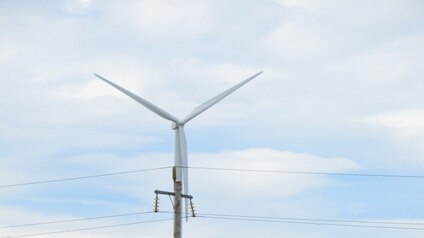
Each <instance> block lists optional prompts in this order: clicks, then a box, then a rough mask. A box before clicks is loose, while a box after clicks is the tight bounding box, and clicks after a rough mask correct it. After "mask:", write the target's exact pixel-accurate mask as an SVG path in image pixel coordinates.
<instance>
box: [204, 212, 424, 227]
mask: <svg viewBox="0 0 424 238" xmlns="http://www.w3.org/2000/svg"><path fill="white" fill-rule="evenodd" d="M198 215H199V216H201V215H204V216H217V217H239V218H254V219H269V220H294V221H318V222H336V223H363V224H385V225H412V226H424V223H419V222H389V221H361V220H343V219H320V218H298V217H270V216H247V215H230V214H213V213H198ZM423 228H424V227H423Z"/></svg>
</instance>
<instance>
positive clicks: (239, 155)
mask: <svg viewBox="0 0 424 238" xmlns="http://www.w3.org/2000/svg"><path fill="white" fill-rule="evenodd" d="M190 165H192V166H200V167H202V166H205V167H218V168H219V167H224V168H237V169H248V170H249V169H252V170H256V169H257V170H281V171H305V172H308V171H314V172H346V171H352V170H356V169H358V168H359V166H358V165H357V164H356V163H355V162H353V161H351V160H348V159H345V158H323V157H319V156H314V155H308V154H302V153H294V152H287V151H278V150H274V149H269V148H252V149H248V150H242V151H227V152H221V153H216V154H205V153H201V154H192V155H191V158H190ZM193 173H196V175H197V176H200V180H199V179H198V178H196V181H213V183H211V184H209V187H215V186H216V188H215V189H216V190H221V191H222V189H225V190H237V191H238V192H244V193H250V194H255V193H265V192H266V191H275V192H276V193H277V194H280V195H284V196H287V195H293V194H295V193H299V192H301V191H303V190H305V189H307V188H311V187H315V186H323V185H324V184H325V179H324V180H321V179H319V178H317V177H316V176H313V175H311V176H305V175H296V174H273V173H271V174H255V173H243V172H234V171H232V172H222V171H221V172H215V173H213V174H211V171H208V172H206V173H202V171H197V170H193Z"/></svg>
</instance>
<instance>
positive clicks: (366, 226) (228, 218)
mask: <svg viewBox="0 0 424 238" xmlns="http://www.w3.org/2000/svg"><path fill="white" fill-rule="evenodd" d="M197 217H201V218H207V219H220V220H234V221H252V222H268V223H288V224H302V225H317V226H339V227H356V228H381V229H397V230H420V231H424V227H405V226H377V225H357V224H340V223H325V222H306V221H285V220H272V219H261V218H241V217H229V216H228V217H222V216H207V215H199V216H197Z"/></svg>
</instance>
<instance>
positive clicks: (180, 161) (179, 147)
mask: <svg viewBox="0 0 424 238" xmlns="http://www.w3.org/2000/svg"><path fill="white" fill-rule="evenodd" d="M261 73H262V71H260V72H259V73H257V74H255V75H253V76H251V77H249V78H247V79H245V80H243V81H241V82H240V83H238V84H236V85H234V86H233V87H231V88H229V89H227V90H226V91H224V92H222V93H220V94H218V95H217V96H215V97H213V98H211V99H209V100H208V101H206V102H205V103H203V104H201V105H200V106H198V107H196V108H195V109H194V110H193V111H192V112H191V113H189V114H188V115H187V116H186V117H185V118H184V119H182V120H180V119H178V118H177V117H175V116H173V115H171V114H170V113H168V112H166V111H165V110H163V109H161V108H160V107H158V106H156V105H154V104H153V103H151V102H149V101H147V100H146V99H144V98H142V97H140V96H137V95H136V94H134V93H132V92H130V91H128V90H126V89H125V88H123V87H121V86H119V85H117V84H115V83H113V82H111V81H109V80H107V79H106V78H104V77H102V76H100V75H98V74H94V75H95V76H96V77H98V78H100V79H101V80H103V81H105V82H106V83H108V84H110V85H111V86H113V87H115V88H116V89H118V90H119V91H121V92H122V93H124V94H126V95H127V96H129V97H131V98H132V99H134V100H135V101H137V102H139V103H140V104H142V105H143V106H145V107H146V108H148V109H149V110H151V111H152V112H154V113H156V114H157V115H158V116H160V117H162V118H164V119H166V120H169V121H171V122H172V129H173V130H175V156H174V169H175V172H176V178H175V181H176V183H177V184H180V186H181V182H182V183H183V184H182V187H183V191H184V194H186V195H188V161H187V143H186V137H185V133H184V125H185V124H186V123H187V122H189V121H190V120H191V119H193V118H195V117H196V116H198V115H199V114H200V113H202V112H204V111H205V110H207V109H208V108H210V107H212V106H213V105H215V104H216V103H217V102H219V101H221V100H222V99H223V98H225V97H226V96H228V95H229V94H231V93H232V92H234V91H236V90H237V89H239V88H240V87H242V86H243V85H245V84H246V83H248V82H249V81H251V80H252V79H254V78H255V77H257V76H258V75H260V74H261ZM175 190H176V192H175V195H176V196H177V192H178V190H180V191H181V188H177V187H176V188H175ZM177 212H178V211H177ZM179 213H181V212H179ZM185 214H188V201H187V198H186V199H185ZM174 229H175V228H174ZM174 236H175V230H174Z"/></svg>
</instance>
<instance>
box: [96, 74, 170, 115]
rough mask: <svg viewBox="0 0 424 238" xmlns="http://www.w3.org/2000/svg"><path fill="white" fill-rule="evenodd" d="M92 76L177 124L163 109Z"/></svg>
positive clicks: (113, 84)
mask: <svg viewBox="0 0 424 238" xmlns="http://www.w3.org/2000/svg"><path fill="white" fill-rule="evenodd" d="M94 76H96V77H97V78H99V79H101V80H103V81H105V82H106V83H108V84H110V85H111V86H112V87H114V88H116V89H118V90H119V91H121V92H122V93H124V94H126V95H127V96H129V97H130V98H132V99H134V100H136V101H137V102H139V103H140V104H141V105H143V106H145V107H147V108H148V109H150V111H152V112H154V113H156V114H157V115H159V116H160V117H162V118H165V119H166V120H170V121H173V122H175V123H178V118H176V117H175V116H173V115H171V114H169V113H168V112H166V111H164V110H163V109H161V108H159V107H158V106H156V105H154V104H153V103H151V102H149V101H147V100H146V99H144V98H142V97H140V96H137V95H135V94H134V93H132V92H130V91H128V90H126V89H125V88H123V87H121V86H119V85H117V84H115V83H113V82H111V81H109V80H107V79H105V78H104V77H102V76H100V75H98V74H94Z"/></svg>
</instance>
